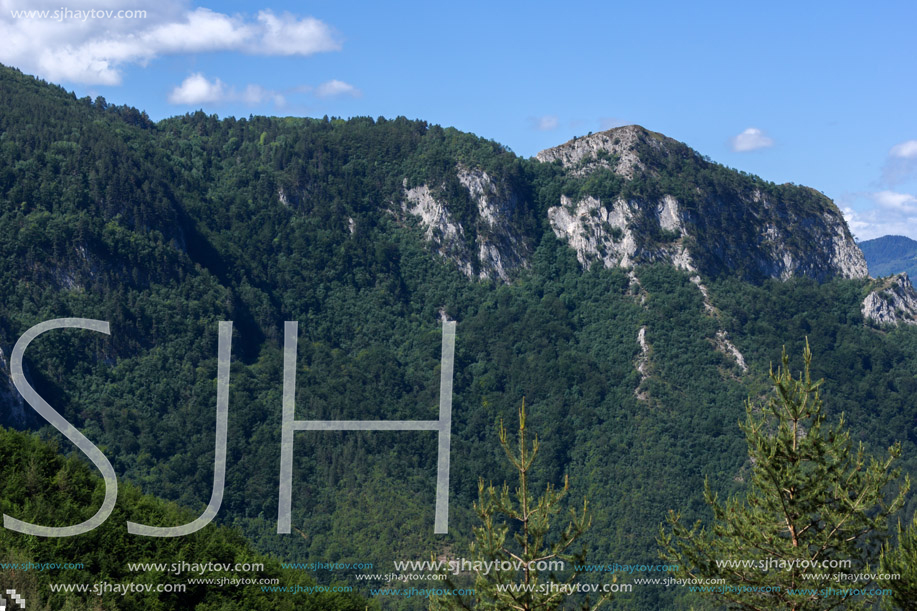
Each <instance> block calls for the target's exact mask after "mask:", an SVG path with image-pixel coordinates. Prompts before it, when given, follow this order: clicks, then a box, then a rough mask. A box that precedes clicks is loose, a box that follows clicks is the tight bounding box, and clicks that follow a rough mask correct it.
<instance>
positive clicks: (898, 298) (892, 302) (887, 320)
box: [861, 274, 917, 325]
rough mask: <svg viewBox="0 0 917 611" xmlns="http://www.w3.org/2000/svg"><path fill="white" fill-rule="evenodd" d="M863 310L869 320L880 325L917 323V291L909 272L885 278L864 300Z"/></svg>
mask: <svg viewBox="0 0 917 611" xmlns="http://www.w3.org/2000/svg"><path fill="white" fill-rule="evenodd" d="M861 311H862V312H863V316H864V317H865V318H866V319H867V320H871V321H872V322H874V323H877V324H880V325H898V324H899V323H904V324H909V325H917V291H915V290H914V287H913V285H912V284H911V281H910V279H909V278H908V277H907V274H897V275H895V276H891V277H889V278H883V279H881V280H879V281H878V286H877V287H876V289H875V290H873V291H871V292H870V293H869V294H868V295H867V296H866V299H864V300H863V307H862V309H861Z"/></svg>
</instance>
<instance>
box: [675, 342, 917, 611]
mask: <svg viewBox="0 0 917 611" xmlns="http://www.w3.org/2000/svg"><path fill="white" fill-rule="evenodd" d="M803 358H804V361H805V370H804V371H803V373H802V374H801V375H800V377H799V378H798V379H796V378H794V377H793V376H792V374H791V372H790V369H789V359H788V357H787V355H786V352H784V354H783V358H782V365H781V366H780V367H779V368H778V370H777V373H776V374H775V373H774V372H773V371H771V379H772V381H773V384H774V391H775V392H774V396H773V397H772V398H771V400H770V401H769V402H768V404H767V405H766V406H765V407H764V409H763V411H762V412H761V413H760V414H758V413H756V410H755V409H754V407H753V406H752V404H751V402H750V401H749V402H746V413H747V418H746V421H745V424H744V425H743V424H740V428H741V429H742V431H743V432H744V433H745V435H746V437H747V440H748V455H749V459H750V462H751V481H750V483H749V486H748V491H747V492H746V494H745V496H744V497H734V498H731V499H729V500H728V501H726V502H725V503H720V502H719V500H718V498H717V495H716V494H714V493H713V492H712V491H711V489H710V486H709V483H707V484H705V490H704V495H705V499H706V502H707V504H708V505H709V506H710V507H711V509H712V510H713V517H714V520H713V524H712V526H710V527H709V528H703V527H701V526H700V523H698V524H696V525H695V526H694V527H693V528H690V529H689V528H687V527H686V526H684V525H683V524H682V523H681V520H680V516H679V514H678V513H676V512H671V513H670V515H669V519H668V524H669V528H668V529H667V528H666V527H665V526H663V527H662V528H661V530H660V536H659V543H660V545H661V546H662V548H663V553H662V556H663V557H664V558H665V559H666V560H668V561H669V562H670V563H671V564H678V565H679V566H680V567H681V569H680V573H681V575H680V576H681V577H685V578H696V579H705V580H708V579H721V580H723V581H722V582H720V583H721V584H722V585H721V586H719V587H717V588H711V592H710V594H711V595H713V596H715V597H716V598H718V599H719V600H720V602H726V603H727V604H728V605H729V606H731V607H734V608H740V609H762V610H768V611H771V610H773V609H794V610H802V609H806V610H808V609H835V608H844V609H850V608H858V607H860V606H867V605H868V604H870V603H869V601H868V600H867V599H866V598H860V597H855V598H848V597H846V596H845V595H844V591H846V590H850V589H852V588H854V587H856V588H859V589H868V588H869V587H870V583H869V582H865V583H864V582H863V581H859V582H857V583H856V584H855V585H854V584H853V582H851V581H845V580H843V579H841V580H838V579H837V574H838V573H865V572H869V571H868V570H867V569H868V568H869V564H870V563H871V562H874V561H875V560H876V559H877V557H878V551H879V546H880V538H881V537H882V536H883V535H884V534H885V532H886V523H887V518H888V516H889V515H890V514H891V513H893V512H895V511H897V510H898V509H899V508H900V507H901V505H902V503H903V501H904V495H905V493H906V492H907V490H908V488H909V485H910V483H909V480H908V479H907V478H905V480H904V482H903V485H900V486H899V488H898V491H897V493H896V494H891V495H889V494H888V493H889V491H888V487H889V486H888V485H889V483H890V482H891V481H892V480H894V479H896V478H897V477H898V475H899V474H898V471H897V470H891V465H892V463H893V462H894V460H895V459H896V458H897V457H898V456H899V454H900V452H901V450H900V447H899V445H898V444H895V445H894V446H892V447H891V448H890V450H889V455H888V458H886V459H885V460H883V461H878V460H875V459H873V458H870V459H868V460H867V457H866V456H865V455H864V451H863V447H862V444H861V445H860V447H859V449H858V450H857V451H856V452H853V451H852V447H851V446H852V444H851V441H850V434H849V433H848V432H847V430H846V428H845V425H844V419H843V416H841V418H840V421H839V422H838V423H837V425H836V426H833V427H831V426H828V425H827V424H826V423H825V414H824V411H823V405H822V400H821V397H820V393H819V388H820V386H821V384H822V380H820V381H818V382H813V381H812V379H811V377H810V375H809V365H810V362H811V358H812V354H811V352H810V350H809V347H808V342H807V343H806V348H805V351H804V353H803ZM888 499H891V500H890V501H889V500H888ZM841 563H843V564H841ZM762 589H768V590H769V591H762ZM803 590H805V591H803Z"/></svg>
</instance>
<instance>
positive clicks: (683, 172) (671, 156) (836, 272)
mask: <svg viewBox="0 0 917 611" xmlns="http://www.w3.org/2000/svg"><path fill="white" fill-rule="evenodd" d="M536 159H538V160H539V161H542V162H545V163H553V164H555V165H558V166H560V168H562V171H563V172H564V173H565V174H566V176H567V177H569V178H571V179H573V180H578V181H580V183H581V188H580V189H579V192H578V193H576V194H573V195H571V196H568V195H567V194H564V195H561V197H560V198H559V200H558V201H557V202H556V204H555V205H554V206H552V207H551V208H549V209H548V211H547V215H548V219H549V221H550V226H551V228H552V229H553V231H554V233H555V235H557V237H559V238H560V239H562V240H564V241H566V242H567V243H568V244H569V245H570V246H571V247H572V248H573V249H574V250H576V253H577V257H578V258H579V260H580V262H581V263H582V264H583V265H584V266H588V265H590V264H592V263H594V262H600V263H601V264H602V265H604V266H606V267H614V266H620V267H630V266H632V265H636V264H640V263H651V262H657V261H667V262H669V263H671V264H672V265H674V266H676V267H679V268H682V269H685V270H687V271H699V272H701V273H703V274H705V275H708V276H719V275H733V274H738V275H740V276H742V277H744V278H746V279H749V280H759V279H763V278H780V279H787V278H791V277H793V276H808V277H812V278H815V279H817V280H819V281H822V280H827V279H829V278H833V277H841V278H864V277H866V276H867V269H866V262H865V259H864V258H863V254H862V252H860V250H859V248H858V247H857V245H856V243H855V242H854V240H853V237H852V236H851V235H850V232H849V230H848V229H847V226H846V223H845V222H844V219H843V216H842V215H841V213H840V211H839V210H838V208H837V207H836V206H835V205H834V204H833V202H831V200H830V199H828V198H827V197H825V196H824V195H822V194H821V193H819V192H817V191H815V190H813V189H809V188H806V187H799V186H795V185H774V184H772V183H767V182H765V181H762V180H761V179H759V178H757V177H754V176H750V175H748V174H745V173H743V172H738V171H736V170H731V169H728V168H725V167H723V166H720V165H718V164H715V163H713V162H711V161H709V160H708V159H706V158H704V157H702V156H701V155H699V154H698V153H697V152H695V151H693V150H692V149H690V148H688V147H687V146H686V145H684V144H682V143H680V142H677V141H675V140H672V139H671V138H667V137H665V136H662V135H661V134H657V133H654V132H650V131H648V130H646V129H644V128H642V127H639V126H636V125H631V126H626V127H620V128H617V129H613V130H609V131H606V132H601V133H598V134H592V135H589V136H586V137H584V138H575V139H574V140H571V141H570V142H567V143H566V144H563V145H560V146H557V147H554V148H550V149H547V150H544V151H542V152H540V153H538V155H537V156H536Z"/></svg>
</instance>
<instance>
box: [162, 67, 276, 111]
mask: <svg viewBox="0 0 917 611" xmlns="http://www.w3.org/2000/svg"><path fill="white" fill-rule="evenodd" d="M168 99H169V103H170V104H177V105H181V106H198V105H203V104H214V103H219V102H243V103H245V104H247V105H249V106H257V105H259V104H264V103H267V102H273V103H274V105H275V106H283V105H284V104H286V99H285V98H284V96H283V94H281V93H279V92H277V91H272V90H270V89H265V88H264V87H262V86H261V85H254V84H250V85H246V86H245V89H243V90H242V91H241V92H240V91H237V90H236V89H235V88H234V87H227V86H226V85H225V84H224V83H223V81H221V80H220V79H218V78H215V79H213V80H208V79H207V77H205V76H204V75H203V74H201V73H199V72H198V73H195V74H192V75H191V76H189V77H188V78H186V79H185V80H184V81H182V83H181V85H179V86H178V87H175V88H174V89H173V90H172V91H171V93H169V98H168Z"/></svg>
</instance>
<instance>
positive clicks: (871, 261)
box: [859, 235, 917, 278]
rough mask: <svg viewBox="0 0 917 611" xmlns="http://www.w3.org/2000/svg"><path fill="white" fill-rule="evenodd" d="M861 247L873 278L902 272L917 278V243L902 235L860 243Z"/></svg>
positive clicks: (887, 236)
mask: <svg viewBox="0 0 917 611" xmlns="http://www.w3.org/2000/svg"><path fill="white" fill-rule="evenodd" d="M859 247H860V250H862V251H863V256H865V257H866V264H867V265H868V266H869V275H870V276H872V277H873V278H881V277H884V276H891V275H893V274H900V273H902V272H904V273H906V274H907V275H908V276H910V277H912V278H914V277H917V241H915V240H912V239H911V238H908V237H905V236H902V235H886V236H882V237H881V238H875V239H872V240H865V241H863V242H860V243H859Z"/></svg>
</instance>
